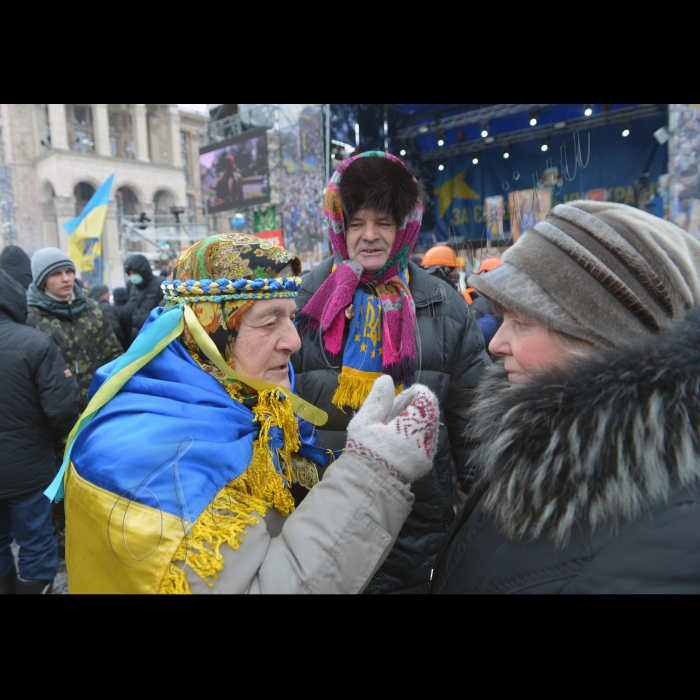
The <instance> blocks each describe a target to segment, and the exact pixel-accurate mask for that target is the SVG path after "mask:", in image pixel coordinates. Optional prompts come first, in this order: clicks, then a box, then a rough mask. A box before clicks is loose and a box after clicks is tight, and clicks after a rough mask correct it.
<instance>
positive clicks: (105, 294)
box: [90, 284, 124, 347]
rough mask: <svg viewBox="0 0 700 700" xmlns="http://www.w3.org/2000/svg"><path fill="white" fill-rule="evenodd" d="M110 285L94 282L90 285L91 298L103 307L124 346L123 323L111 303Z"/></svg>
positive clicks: (115, 333) (103, 311)
mask: <svg viewBox="0 0 700 700" xmlns="http://www.w3.org/2000/svg"><path fill="white" fill-rule="evenodd" d="M109 297H110V294H109V287H108V286H107V285H106V284H93V285H92V287H90V298H91V299H94V300H95V301H96V302H97V303H98V304H99V305H100V308H101V309H102V313H103V314H104V315H105V316H106V317H107V318H108V319H109V322H110V323H111V324H112V330H113V331H114V335H116V336H117V340H118V341H119V344H120V345H121V346H122V347H124V335H123V333H122V328H121V323H120V321H119V316H118V315H117V310H116V309H115V308H114V306H112V305H111V304H110V303H109Z"/></svg>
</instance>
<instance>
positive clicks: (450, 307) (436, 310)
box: [292, 259, 490, 593]
mask: <svg viewBox="0 0 700 700" xmlns="http://www.w3.org/2000/svg"><path fill="white" fill-rule="evenodd" d="M332 265H333V260H332V259H329V260H327V261H325V262H323V263H322V264H321V265H319V266H318V267H317V268H316V269H315V270H313V271H312V272H311V274H309V275H305V276H304V278H303V283H302V288H301V291H300V293H299V296H298V297H297V306H298V307H299V308H303V307H304V305H305V304H306V302H307V301H308V300H309V299H310V298H311V296H312V294H313V293H314V292H315V291H316V290H317V289H318V288H319V287H320V286H321V284H322V283H323V282H324V281H325V279H326V278H327V277H328V275H329V274H330V272H331V268H332ZM409 276H410V277H409V288H410V290H411V294H412V295H413V300H414V302H415V304H416V319H417V334H416V354H417V360H416V362H417V365H418V367H419V371H418V372H417V373H416V376H415V381H416V382H419V383H421V384H425V385H426V386H428V387H430V389H432V390H433V391H434V392H435V394H436V395H437V397H438V399H439V401H440V423H441V425H440V433H439V438H438V447H437V451H436V454H435V459H434V463H433V468H432V469H431V470H430V472H429V473H428V474H427V475H426V476H424V477H423V478H422V479H420V480H419V481H417V482H415V483H414V484H412V486H411V488H412V490H413V492H414V494H415V496H416V500H415V503H414V505H413V510H412V512H411V515H410V516H409V517H408V520H407V521H406V523H405V525H404V527H403V529H402V530H401V533H400V534H399V537H398V539H397V541H396V544H395V545H394V548H393V550H392V552H391V553H390V554H389V557H388V558H387V560H386V561H385V562H384V564H383V565H382V567H381V568H380V570H379V571H378V573H377V574H376V576H375V577H374V579H373V580H372V581H371V583H370V585H369V587H368V589H367V592H369V593H397V592H412V593H413V592H415V593H427V591H428V585H427V582H428V576H429V572H430V569H431V566H432V565H433V562H434V558H435V554H436V553H437V550H438V548H439V546H440V543H441V542H442V539H443V536H444V533H445V530H446V528H447V526H448V525H449V524H450V522H451V521H452V518H453V508H452V490H453V487H454V485H455V484H456V483H457V471H456V467H455V465H459V466H463V465H466V463H467V460H468V458H469V455H470V452H471V449H472V447H471V445H470V444H469V443H468V442H467V441H466V439H465V438H464V432H465V429H466V427H467V411H468V408H469V403H470V399H471V395H472V391H473V389H474V388H475V386H476V385H477V384H478V382H479V379H480V378H481V375H482V372H483V369H484V367H485V366H486V365H489V364H490V360H489V358H488V355H487V354H486V352H485V350H484V340H483V337H482V335H481V332H480V331H479V328H478V326H477V324H476V321H475V320H474V317H473V316H472V315H471V314H470V313H469V310H468V307H467V305H466V303H465V301H464V298H463V297H462V296H460V294H459V293H458V292H456V291H455V290H454V289H452V288H451V287H449V286H448V285H447V284H445V283H444V282H442V281H440V280H438V279H436V278H435V277H431V276H430V275H429V274H428V273H427V272H426V271H425V270H423V269H421V268H420V267H418V266H417V265H414V264H413V263H409ZM346 334H347V328H346ZM341 360H342V357H338V358H337V361H333V358H331V364H334V365H338V364H340V361H341ZM292 363H293V365H294V370H295V373H296V392H297V393H298V394H299V395H300V396H302V397H303V398H304V399H306V400H307V401H310V402H311V403H313V404H314V405H316V406H318V407H319V408H322V409H323V410H324V411H326V412H327V413H328V416H329V418H328V423H327V424H326V425H325V426H324V427H323V428H321V429H318V431H317V432H318V444H319V445H321V446H323V447H329V448H332V449H343V448H344V447H345V441H346V438H347V433H346V430H347V425H348V422H349V421H350V419H351V418H352V411H347V412H346V413H343V412H342V411H340V410H339V409H338V408H336V407H335V406H334V405H333V404H332V403H331V399H332V398H333V394H334V393H335V390H336V389H337V387H338V374H339V371H340V370H339V368H338V369H333V368H331V367H328V366H327V365H326V364H325V362H324V360H323V355H322V354H321V352H320V350H319V348H318V347H317V346H316V345H315V344H313V343H312V342H311V341H310V340H309V339H308V338H305V339H304V340H303V342H302V347H301V350H300V351H299V352H298V353H297V354H295V355H293V356H292Z"/></svg>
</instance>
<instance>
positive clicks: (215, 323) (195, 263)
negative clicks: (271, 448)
mask: <svg viewBox="0 0 700 700" xmlns="http://www.w3.org/2000/svg"><path fill="white" fill-rule="evenodd" d="M300 271H301V262H300V261H299V258H297V257H295V256H294V255H292V254H291V253H290V252H288V251H287V250H285V249H284V248H281V247H280V246H277V245H275V244H274V243H272V242H270V241H266V240H264V239H261V238H257V237H256V236H248V235H245V234H238V233H224V234H220V235H216V236H209V237H207V238H205V239H203V240H201V241H199V242H198V243H195V244H194V245H193V246H192V247H191V248H188V250H187V251H185V252H184V253H183V254H182V256H181V257H180V259H179V260H178V261H177V263H176V264H175V267H174V268H173V277H174V278H175V279H174V280H173V281H172V282H165V283H163V284H162V285H161V287H162V288H163V291H164V293H165V298H166V299H167V300H168V304H167V307H166V308H170V307H171V306H174V305H176V304H180V303H183V302H184V303H187V304H188V305H189V306H190V307H191V308H192V310H193V311H194V312H195V314H196V316H197V320H198V321H199V323H200V324H201V326H202V328H203V329H204V330H205V331H206V333H207V335H208V336H209V337H210V338H211V339H212V340H213V341H214V345H216V348H217V350H218V351H219V353H220V354H221V356H222V357H223V358H224V360H226V363H227V364H228V365H229V366H230V367H231V368H232V369H236V368H235V366H234V361H233V354H232V346H233V343H234V342H235V340H236V336H237V335H238V330H239V328H240V326H241V319H242V318H243V314H244V313H245V312H246V311H247V310H248V309H249V308H250V307H251V306H252V305H253V304H254V303H255V301H256V300H258V299H275V298H292V297H295V296H296V294H297V291H296V290H297V289H298V284H299V278H298V277H297V275H298V274H299V272H300ZM180 340H181V341H182V343H183V345H184V346H185V347H186V348H187V352H188V353H189V354H190V355H191V356H192V357H193V358H194V360H195V361H196V362H197V364H199V366H200V367H201V368H202V369H203V370H204V371H205V372H207V374H211V375H212V376H214V377H216V379H218V380H219V381H220V382H221V383H222V384H223V386H224V388H225V389H226V391H228V393H229V394H230V395H231V396H232V397H233V398H235V399H236V400H239V401H240V400H242V399H246V398H249V397H250V396H254V395H255V394H256V393H257V392H256V391H255V390H252V389H250V388H249V387H247V386H245V385H244V384H241V383H240V382H238V381H236V380H233V379H231V378H230V377H227V376H226V375H225V374H223V373H222V372H221V371H220V370H219V369H217V368H216V367H215V366H213V365H212V364H211V363H210V362H208V361H207V358H206V355H203V354H202V351H201V349H200V347H199V345H198V344H197V341H196V340H195V339H194V337H193V336H192V333H191V331H190V329H189V328H188V327H187V326H185V328H184V330H183V332H182V335H181V337H180Z"/></svg>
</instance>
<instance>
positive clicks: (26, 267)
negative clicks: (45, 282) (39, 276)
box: [0, 245, 32, 289]
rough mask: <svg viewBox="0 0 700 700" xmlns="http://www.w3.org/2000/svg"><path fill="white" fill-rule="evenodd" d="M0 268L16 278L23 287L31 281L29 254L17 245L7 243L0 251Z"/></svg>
mask: <svg viewBox="0 0 700 700" xmlns="http://www.w3.org/2000/svg"><path fill="white" fill-rule="evenodd" d="M0 269H2V270H5V272H7V274H8V275H10V276H11V277H13V278H14V279H16V280H17V281H18V282H19V283H20V284H21V285H22V286H23V287H24V288H25V289H27V287H29V285H30V284H31V283H32V265H31V263H30V262H29V256H28V255H27V254H26V253H25V252H24V251H23V250H22V249H21V248H20V247H19V246H17V245H8V246H7V248H5V249H4V250H3V251H2V253H0Z"/></svg>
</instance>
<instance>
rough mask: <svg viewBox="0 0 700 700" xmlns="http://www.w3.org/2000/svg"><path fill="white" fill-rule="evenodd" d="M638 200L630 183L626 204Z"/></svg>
mask: <svg viewBox="0 0 700 700" xmlns="http://www.w3.org/2000/svg"><path fill="white" fill-rule="evenodd" d="M636 201H637V198H636V197H635V196H634V187H632V185H630V186H629V187H628V188H627V197H625V204H634V203H635V202H636Z"/></svg>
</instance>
